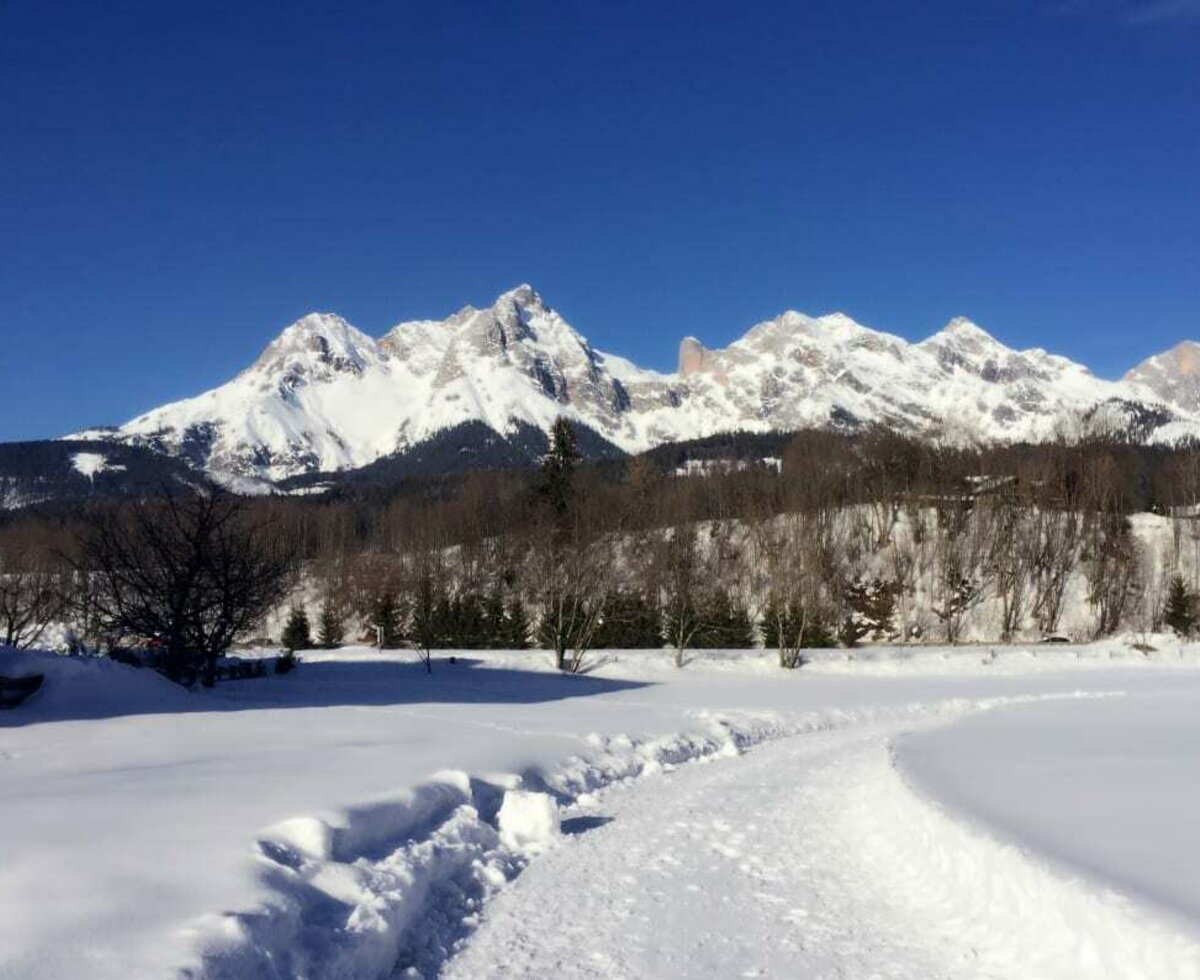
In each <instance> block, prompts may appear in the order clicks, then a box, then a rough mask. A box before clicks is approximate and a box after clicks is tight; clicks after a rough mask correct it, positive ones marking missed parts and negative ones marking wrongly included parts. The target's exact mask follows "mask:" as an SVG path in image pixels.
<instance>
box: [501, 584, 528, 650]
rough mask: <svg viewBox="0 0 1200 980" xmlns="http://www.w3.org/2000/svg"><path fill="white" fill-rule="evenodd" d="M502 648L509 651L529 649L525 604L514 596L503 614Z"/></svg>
mask: <svg viewBox="0 0 1200 980" xmlns="http://www.w3.org/2000/svg"><path fill="white" fill-rule="evenodd" d="M504 646H505V648H506V649H509V650H525V649H528V647H529V617H528V616H526V615H525V604H524V603H522V602H521V600H520V599H518V598H517V597H515V596H514V597H513V598H512V599H511V600H509V603H508V607H507V609H506V610H505V614H504Z"/></svg>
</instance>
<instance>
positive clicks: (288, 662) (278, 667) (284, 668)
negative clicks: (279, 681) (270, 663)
mask: <svg viewBox="0 0 1200 980" xmlns="http://www.w3.org/2000/svg"><path fill="white" fill-rule="evenodd" d="M299 662H300V660H299V658H298V657H297V656H296V654H295V653H294V652H292V651H291V650H288V651H287V652H286V653H283V654H281V655H280V656H278V657H276V658H275V673H277V674H288V673H291V672H292V671H293V670H295V669H296V665H297V664H298V663H299Z"/></svg>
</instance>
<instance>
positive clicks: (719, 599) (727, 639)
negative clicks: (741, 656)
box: [692, 591, 754, 650]
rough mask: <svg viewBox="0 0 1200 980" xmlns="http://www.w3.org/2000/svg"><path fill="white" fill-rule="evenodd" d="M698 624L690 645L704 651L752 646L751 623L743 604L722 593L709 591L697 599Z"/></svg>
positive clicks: (752, 627)
mask: <svg viewBox="0 0 1200 980" xmlns="http://www.w3.org/2000/svg"><path fill="white" fill-rule="evenodd" d="M698 615H699V618H700V620H701V624H702V625H701V626H700V628H699V629H698V630H696V633H695V635H694V636H693V637H692V646H693V647H696V648H697V649H707V650H747V649H750V648H751V647H753V646H754V625H753V623H751V622H750V614H749V612H747V611H746V607H745V606H743V605H742V604H741V603H739V602H736V601H735V600H734V599H732V598H731V597H730V596H729V595H727V594H726V593H724V592H720V591H718V592H711V593H709V594H708V595H704V596H702V597H701V599H700V609H699V613H698Z"/></svg>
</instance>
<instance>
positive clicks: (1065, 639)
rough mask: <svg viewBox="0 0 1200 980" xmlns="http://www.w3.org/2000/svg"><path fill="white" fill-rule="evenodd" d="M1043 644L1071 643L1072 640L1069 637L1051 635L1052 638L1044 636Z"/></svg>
mask: <svg viewBox="0 0 1200 980" xmlns="http://www.w3.org/2000/svg"><path fill="white" fill-rule="evenodd" d="M1042 642H1043V643H1070V642H1071V639H1070V637H1067V636H1056V635H1051V636H1043V637H1042Z"/></svg>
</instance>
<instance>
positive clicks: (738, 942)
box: [445, 709, 1200, 980]
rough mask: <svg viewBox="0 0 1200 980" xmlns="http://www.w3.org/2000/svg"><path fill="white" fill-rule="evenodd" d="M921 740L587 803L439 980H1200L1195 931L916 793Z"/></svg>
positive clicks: (841, 734)
mask: <svg viewBox="0 0 1200 980" xmlns="http://www.w3.org/2000/svg"><path fill="white" fill-rule="evenodd" d="M999 710H1004V709H999ZM924 724H926V725H928V724H929V723H924ZM913 727H914V726H913V725H912V724H911V723H892V724H885V725H868V726H865V727H855V728H851V729H849V730H835V731H829V732H817V733H811V734H806V735H801V736H796V737H791V738H785V739H781V740H779V741H776V742H773V743H769V744H764V745H762V746H759V747H757V748H754V749H753V750H751V751H750V752H749V753H748V754H747V755H746V756H745V757H744V758H742V759H740V760H737V761H728V760H715V761H713V762H711V763H710V764H706V765H693V766H688V767H686V768H684V769H681V770H680V771H678V772H675V773H673V774H671V775H670V776H669V778H668V779H666V780H661V781H653V782H651V781H645V782H642V783H639V784H638V785H636V786H634V787H618V788H615V789H613V790H609V791H607V792H604V793H601V794H598V796H597V797H596V798H595V799H593V800H589V801H587V805H586V806H584V807H581V808H579V809H578V811H577V812H576V813H572V814H571V815H569V816H568V817H567V819H566V820H565V822H564V825H565V826H566V827H567V828H568V829H569V828H571V827H572V826H578V827H579V828H580V832H579V833H577V834H575V835H569V836H568V837H567V838H566V839H565V840H564V841H563V844H562V846H560V847H558V848H556V849H555V850H554V851H552V852H551V853H549V854H547V855H546V856H545V857H543V858H542V859H540V860H539V861H537V862H535V863H534V864H533V865H532V866H531V867H530V868H529V869H528V871H526V873H525V874H524V875H523V876H522V877H521V878H520V879H519V880H518V881H517V882H516V883H515V884H514V885H513V886H512V887H511V888H510V889H508V890H507V891H506V892H504V893H503V894H501V895H500V896H499V897H498V898H497V899H496V900H495V901H494V902H493V903H492V904H491V905H490V906H489V907H488V909H487V913H486V915H485V917H484V922H483V925H482V927H481V928H480V929H479V931H478V932H477V933H476V935H475V937H474V938H473V939H472V941H471V942H470V943H469V944H468V946H467V947H466V949H465V950H464V951H463V952H462V954H461V955H459V956H458V957H457V958H456V959H454V960H452V961H451V962H450V964H449V965H448V968H447V970H446V972H445V975H446V976H449V977H453V978H456V980H459V978H462V980H465V978H477V977H510V976H539V977H702V976H703V977H716V976H719V977H757V976H775V977H847V978H861V977H898V978H899V977H905V978H921V980H928V978H935V977H946V978H950V977H954V978H958V977H989V978H990V977H1012V978H1029V977H1035V976H1036V977H1039V978H1043V980H1053V978H1058V977H1062V978H1068V977H1070V978H1078V977H1164V978H1165V977H1180V978H1184V977H1196V976H1200V945H1197V943H1196V942H1195V940H1194V939H1192V938H1191V937H1188V936H1186V935H1182V934H1177V933H1174V932H1172V931H1171V930H1170V929H1168V928H1166V927H1165V926H1163V925H1161V924H1159V922H1158V921H1156V920H1153V919H1152V918H1148V917H1146V916H1145V915H1143V914H1142V913H1141V912H1140V911H1139V910H1138V909H1136V908H1134V907H1133V906H1132V905H1130V903H1128V902H1127V901H1125V900H1124V899H1122V898H1119V897H1117V896H1115V895H1112V894H1105V893H1103V892H1102V891H1099V890H1097V889H1096V888H1095V887H1094V886H1092V885H1090V884H1088V883H1084V882H1080V881H1073V880H1070V879H1069V878H1067V877H1064V876H1062V875H1059V874H1056V873H1054V872H1053V871H1052V870H1051V869H1050V868H1048V867H1047V866H1044V865H1042V864H1041V863H1040V862H1039V861H1038V860H1037V859H1036V858H1035V857H1032V856H1029V855H1026V854H1024V853H1022V852H1021V851H1019V850H1018V849H1017V848H1014V847H1012V846H1009V845H1006V844H1004V843H1002V842H1000V841H998V840H996V839H994V838H991V837H988V836H986V835H984V834H982V833H977V832H975V831H973V830H970V829H968V828H966V827H965V826H963V825H961V824H959V823H956V822H955V821H954V820H952V819H950V818H949V817H947V816H945V815H944V814H943V813H942V812H941V811H940V810H939V809H938V808H937V807H936V806H934V805H931V804H930V803H928V802H926V801H925V800H924V799H922V798H920V797H919V796H918V795H916V794H914V793H913V792H912V790H911V789H910V788H909V787H908V786H907V785H906V784H905V782H904V780H903V779H902V777H901V776H900V774H899V773H898V772H897V770H896V768H895V767H894V766H893V764H892V758H891V752H890V749H889V745H890V741H891V739H892V737H893V736H895V735H897V734H898V733H900V732H902V731H905V730H910V729H912V728H913ZM917 727H920V723H919V724H918V726H917Z"/></svg>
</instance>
